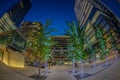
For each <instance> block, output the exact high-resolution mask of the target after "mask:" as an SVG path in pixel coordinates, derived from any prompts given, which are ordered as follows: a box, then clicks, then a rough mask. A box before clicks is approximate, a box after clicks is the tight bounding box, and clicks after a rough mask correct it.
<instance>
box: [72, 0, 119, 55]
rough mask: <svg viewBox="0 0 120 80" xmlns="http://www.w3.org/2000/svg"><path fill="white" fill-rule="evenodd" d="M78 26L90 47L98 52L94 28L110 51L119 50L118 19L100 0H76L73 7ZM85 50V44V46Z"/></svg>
mask: <svg viewBox="0 0 120 80" xmlns="http://www.w3.org/2000/svg"><path fill="white" fill-rule="evenodd" d="M74 10H75V13H76V17H77V19H78V21H80V26H81V27H83V28H84V30H85V34H86V36H87V38H88V40H89V41H90V43H91V44H92V47H93V48H94V49H95V50H96V51H99V52H100V48H99V45H100V43H99V41H98V40H97V39H96V36H97V35H96V34H97V33H96V28H97V27H99V30H100V31H101V32H102V36H103V39H104V40H105V47H106V49H107V50H109V51H110V52H111V53H112V52H113V51H116V50H117V51H119V50H120V42H119V41H120V20H119V18H118V17H117V16H116V15H115V14H114V13H113V12H112V11H111V10H110V9H109V8H108V7H107V6H106V5H105V4H104V3H103V2H102V1H101V0H76V2H75V7H74ZM85 49H86V50H87V49H88V47H87V44H86V46H85Z"/></svg>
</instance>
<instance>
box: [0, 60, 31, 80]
mask: <svg viewBox="0 0 120 80" xmlns="http://www.w3.org/2000/svg"><path fill="white" fill-rule="evenodd" d="M0 80H33V79H31V78H28V77H26V76H23V75H20V74H18V73H17V72H15V71H13V70H12V69H11V68H10V67H8V66H6V65H5V64H4V63H2V62H1V61H0Z"/></svg>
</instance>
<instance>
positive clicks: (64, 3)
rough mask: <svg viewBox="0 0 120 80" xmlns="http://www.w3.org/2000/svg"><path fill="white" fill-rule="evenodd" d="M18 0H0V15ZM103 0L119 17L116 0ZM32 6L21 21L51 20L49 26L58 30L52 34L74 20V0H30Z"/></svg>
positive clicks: (56, 33) (63, 28)
mask: <svg viewBox="0 0 120 80" xmlns="http://www.w3.org/2000/svg"><path fill="white" fill-rule="evenodd" d="M16 1H18V0H0V16H1V15H2V14H3V13H4V12H5V11H6V10H7V9H8V8H9V7H10V6H11V5H12V4H13V3H15V2H16ZM101 1H103V2H104V3H105V4H106V5H107V6H108V7H109V8H110V9H111V10H112V11H113V12H114V13H115V14H116V15H117V16H118V17H119V18H120V3H118V0H101ZM31 2H32V7H31V9H30V10H29V12H28V13H27V15H26V17H25V18H24V20H23V21H32V22H34V21H39V22H42V23H43V24H44V23H45V22H46V20H47V19H50V20H51V21H52V24H51V26H50V27H53V28H55V29H56V30H57V31H58V32H55V33H53V35H63V33H65V29H66V28H67V25H66V21H72V20H75V21H77V20H76V16H75V12H74V0H31Z"/></svg>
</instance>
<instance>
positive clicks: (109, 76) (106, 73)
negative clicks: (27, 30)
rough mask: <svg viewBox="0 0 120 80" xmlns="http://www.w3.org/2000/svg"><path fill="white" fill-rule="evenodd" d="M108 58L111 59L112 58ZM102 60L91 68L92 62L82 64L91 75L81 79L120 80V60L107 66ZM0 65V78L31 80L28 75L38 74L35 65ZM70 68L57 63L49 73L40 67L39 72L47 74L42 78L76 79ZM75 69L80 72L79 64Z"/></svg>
mask: <svg viewBox="0 0 120 80" xmlns="http://www.w3.org/2000/svg"><path fill="white" fill-rule="evenodd" d="M110 60H111V61H112V59H110ZM103 62H104V61H98V62H97V66H96V68H92V67H91V65H92V64H88V63H86V64H84V69H83V71H84V73H87V74H92V76H89V77H85V78H84V79H82V80H120V77H119V74H120V69H119V68H120V60H119V61H116V62H113V64H112V65H111V66H109V67H108V68H106V67H102V66H101V64H102V63H103ZM0 65H3V67H1V66H0V69H1V70H0V74H2V75H0V80H33V79H32V78H29V77H30V76H32V75H36V74H38V68H37V67H32V66H25V67H24V68H12V69H9V67H7V66H5V64H3V63H1V64H0ZM6 68H7V69H6ZM2 70H3V71H2ZM71 70H72V65H59V66H53V67H52V68H51V69H50V70H49V72H50V73H47V74H45V69H41V74H42V75H45V76H47V78H45V79H44V80H77V78H75V77H74V76H73V75H72V74H71V73H69V72H68V71H71ZM77 70H78V71H79V72H78V73H77V74H80V66H79V69H77ZM4 73H5V74H4ZM7 74H9V75H7ZM6 76H7V77H6ZM104 77H105V78H104ZM34 80H35V79H34Z"/></svg>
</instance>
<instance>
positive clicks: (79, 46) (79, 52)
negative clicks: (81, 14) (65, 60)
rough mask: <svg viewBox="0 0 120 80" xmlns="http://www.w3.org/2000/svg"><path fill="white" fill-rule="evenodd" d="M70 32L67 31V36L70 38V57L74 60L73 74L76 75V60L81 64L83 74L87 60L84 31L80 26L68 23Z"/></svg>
mask: <svg viewBox="0 0 120 80" xmlns="http://www.w3.org/2000/svg"><path fill="white" fill-rule="evenodd" d="M67 25H68V30H66V35H68V36H70V39H69V42H70V44H69V45H68V51H69V52H70V53H69V56H70V57H71V59H72V60H73V73H74V62H75V60H79V61H80V63H81V74H83V65H82V63H83V60H84V59H85V56H86V54H85V52H84V44H85V39H84V30H83V29H82V28H81V27H80V25H79V24H78V25H77V24H76V23H75V22H74V21H73V22H67Z"/></svg>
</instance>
